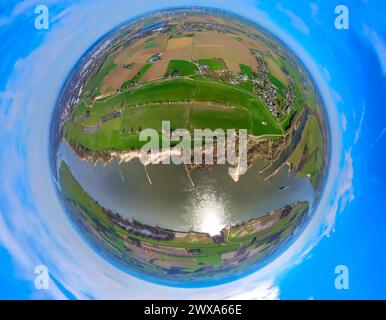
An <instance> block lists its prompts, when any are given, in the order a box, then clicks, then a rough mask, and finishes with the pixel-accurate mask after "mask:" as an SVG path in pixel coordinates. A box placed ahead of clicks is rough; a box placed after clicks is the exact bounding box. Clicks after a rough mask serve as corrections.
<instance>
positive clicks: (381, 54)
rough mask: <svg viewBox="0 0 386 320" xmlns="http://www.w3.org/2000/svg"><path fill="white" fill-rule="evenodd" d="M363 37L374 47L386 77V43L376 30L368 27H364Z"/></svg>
mask: <svg viewBox="0 0 386 320" xmlns="http://www.w3.org/2000/svg"><path fill="white" fill-rule="evenodd" d="M363 35H364V36H365V37H366V38H367V39H368V40H369V42H370V44H371V46H372V47H373V49H374V51H375V53H376V55H377V57H378V61H379V64H380V65H381V68H382V72H383V75H384V76H386V42H385V40H384V39H383V38H382V37H381V36H379V35H378V34H377V33H376V32H375V31H374V30H372V29H371V28H369V27H368V26H367V25H364V26H363Z"/></svg>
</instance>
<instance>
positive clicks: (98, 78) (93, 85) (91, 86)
mask: <svg viewBox="0 0 386 320" xmlns="http://www.w3.org/2000/svg"><path fill="white" fill-rule="evenodd" d="M113 59H114V55H113V54H111V55H109V56H108V57H107V59H106V60H105V62H104V63H103V64H102V66H101V67H100V69H99V70H98V72H97V73H96V74H95V75H94V76H92V77H91V78H90V79H89V80H88V81H87V83H86V86H85V93H86V95H91V93H92V91H94V90H95V95H99V93H100V88H101V87H102V84H103V79H104V78H105V77H106V76H107V75H108V74H109V73H110V72H111V71H113V70H114V69H115V67H116V65H115V64H114V62H113Z"/></svg>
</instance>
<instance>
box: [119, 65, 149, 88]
mask: <svg viewBox="0 0 386 320" xmlns="http://www.w3.org/2000/svg"><path fill="white" fill-rule="evenodd" d="M152 65H153V64H152V63H150V62H148V63H146V64H145V65H144V66H143V67H142V68H141V70H139V71H138V73H137V74H136V75H135V76H134V78H133V79H130V80H127V81H125V82H124V83H123V84H122V89H127V88H128V87H129V86H130V84H137V83H138V82H139V81H140V80H141V79H142V77H143V76H144V75H145V73H146V72H147V71H148V70H149V69H150V67H151V66H152Z"/></svg>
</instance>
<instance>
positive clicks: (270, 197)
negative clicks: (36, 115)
mask: <svg viewBox="0 0 386 320" xmlns="http://www.w3.org/2000/svg"><path fill="white" fill-rule="evenodd" d="M61 160H64V161H66V163H67V164H68V165H69V167H70V168H71V171H72V173H73V175H74V176H75V177H76V179H77V180H78V182H79V183H80V184H81V186H82V187H83V189H84V190H85V191H86V192H87V193H88V194H89V195H90V196H91V197H93V198H94V199H95V200H97V201H98V202H99V203H100V204H102V205H103V206H104V207H105V208H109V209H111V210H112V211H114V212H116V213H119V214H120V215H121V216H123V217H126V218H130V219H135V220H137V221H139V222H141V223H144V224H148V225H152V226H160V227H163V228H167V229H172V230H178V231H191V230H193V231H199V232H207V233H209V234H210V235H215V234H218V233H219V232H220V231H221V229H223V228H224V227H226V226H227V225H229V224H231V225H235V224H238V223H242V222H246V221H248V220H250V219H253V218H258V217H261V216H263V215H266V214H268V213H269V212H270V211H272V210H276V209H280V208H282V207H284V206H286V205H288V204H292V203H294V202H297V201H309V202H310V204H311V205H312V202H313V198H314V191H313V188H312V187H311V184H310V182H309V179H307V178H302V177H297V176H296V175H295V174H294V173H293V172H289V170H288V167H287V166H286V165H283V166H282V167H281V168H280V170H279V171H278V172H277V174H275V175H274V176H272V177H271V178H270V179H268V180H266V181H264V178H265V177H266V174H264V176H263V175H261V174H260V173H259V171H260V170H261V169H262V168H264V167H266V166H267V163H266V162H265V161H256V162H255V163H254V164H253V166H252V167H251V168H250V169H249V170H248V171H247V173H245V174H244V175H242V176H241V177H240V180H239V181H238V182H234V181H233V180H232V178H231V177H230V176H229V175H228V167H227V166H225V165H218V166H216V167H215V168H214V169H212V170H205V171H201V170H198V171H195V172H193V173H192V179H193V181H194V183H195V187H192V184H191V183H190V181H189V179H188V176H187V174H186V171H185V169H184V167H183V166H177V165H150V166H148V173H149V176H150V178H151V181H152V184H150V183H149V180H148V178H147V176H146V173H145V170H144V167H143V165H142V164H141V163H140V161H139V160H138V159H135V160H132V161H131V162H129V163H124V164H118V163H117V162H116V161H112V162H110V163H109V164H107V165H104V164H103V163H101V162H98V164H97V165H95V166H94V165H93V164H92V163H90V162H88V161H83V160H80V159H79V158H78V157H77V156H76V154H75V153H74V152H73V150H72V149H71V148H70V147H69V146H68V145H67V144H66V143H62V144H61V146H60V148H59V154H58V161H61Z"/></svg>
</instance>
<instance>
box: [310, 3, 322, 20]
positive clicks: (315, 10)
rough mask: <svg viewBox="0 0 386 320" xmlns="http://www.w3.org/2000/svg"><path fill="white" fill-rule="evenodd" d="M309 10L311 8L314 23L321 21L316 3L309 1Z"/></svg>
mask: <svg viewBox="0 0 386 320" xmlns="http://www.w3.org/2000/svg"><path fill="white" fill-rule="evenodd" d="M310 10H311V19H312V20H314V21H315V22H316V23H318V24H320V23H321V22H320V20H319V18H318V15H319V10H320V9H319V6H318V4H317V3H315V2H312V3H310Z"/></svg>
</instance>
